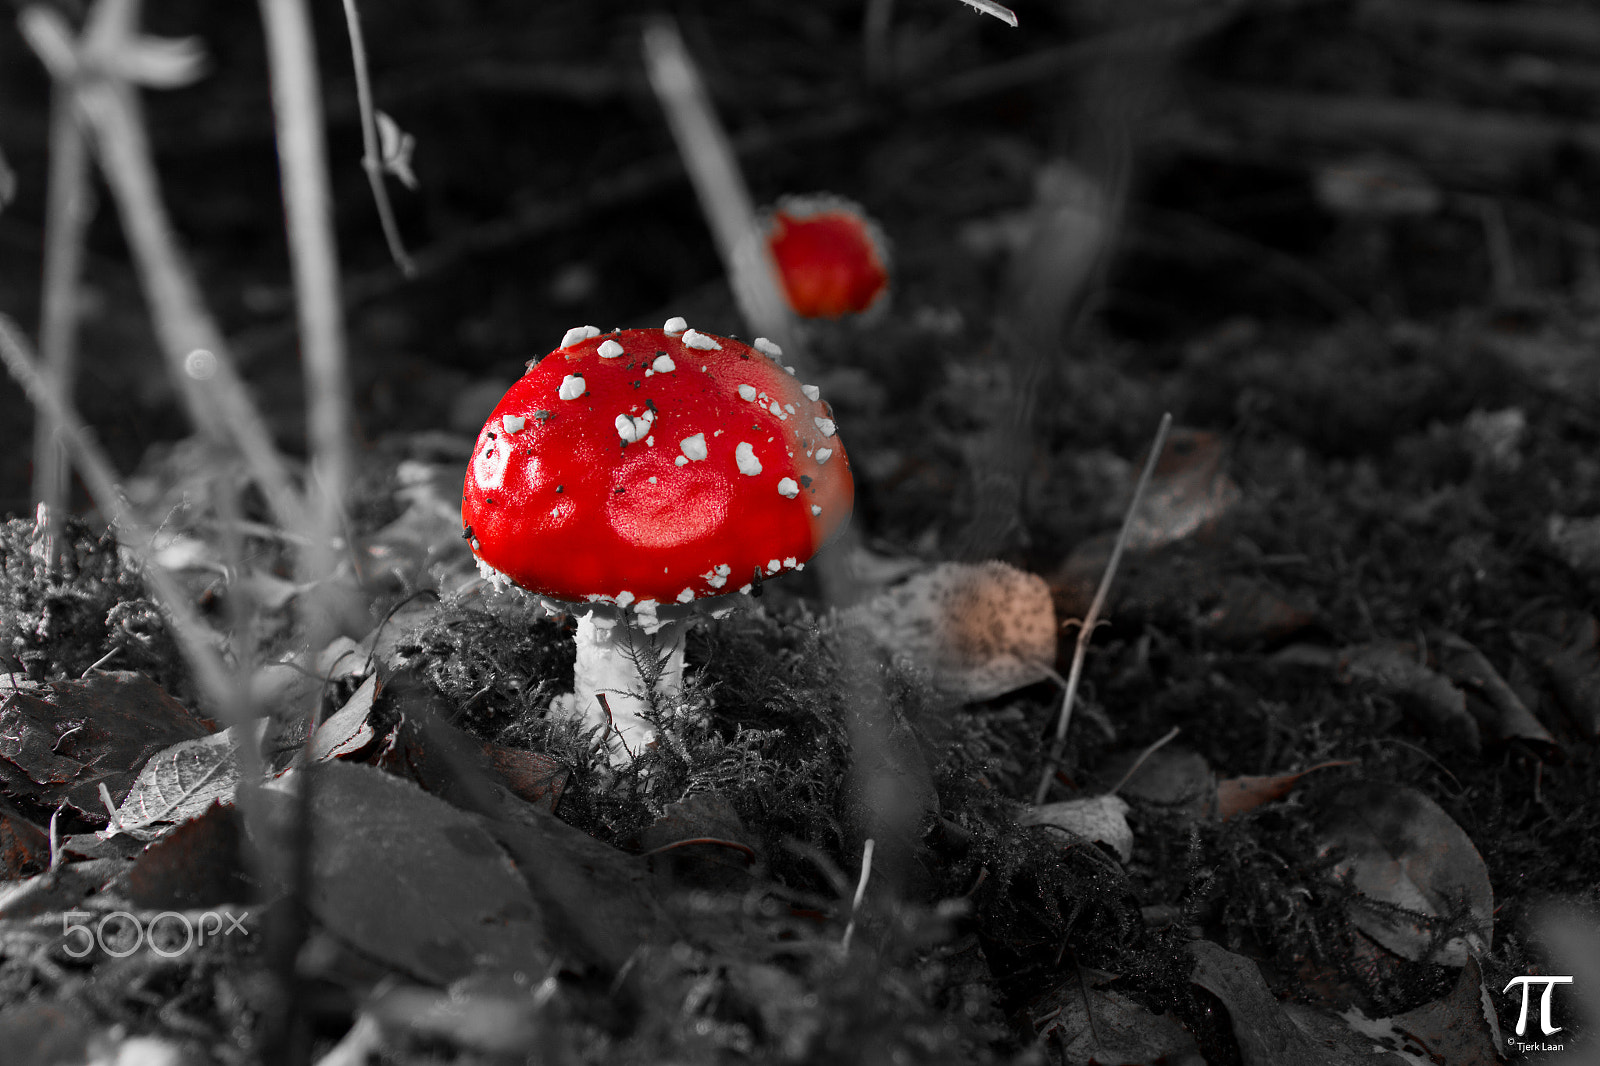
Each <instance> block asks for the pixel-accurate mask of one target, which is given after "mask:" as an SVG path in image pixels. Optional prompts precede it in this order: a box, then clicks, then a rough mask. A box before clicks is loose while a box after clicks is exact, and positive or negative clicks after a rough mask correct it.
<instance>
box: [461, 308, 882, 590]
mask: <svg viewBox="0 0 1600 1066" xmlns="http://www.w3.org/2000/svg"><path fill="white" fill-rule="evenodd" d="M781 357H782V353H781V352H780V351H779V349H778V346H777V345H775V344H773V343H772V342H770V341H767V340H766V339H764V338H757V340H756V342H755V345H754V347H752V346H750V345H747V344H745V343H743V342H742V341H737V340H734V339H732V338H729V337H719V336H714V335H712V334H709V333H701V332H699V331H698V330H693V329H689V328H688V327H687V325H686V324H685V322H684V321H683V319H681V318H674V319H672V320H670V321H669V322H667V324H666V326H665V327H664V328H662V329H630V330H621V331H618V332H615V333H606V334H602V333H601V332H600V331H599V330H597V329H595V328H594V327H592V326H583V327H579V328H577V329H573V330H569V331H568V332H567V335H566V337H565V338H563V342H562V346H561V347H560V348H557V349H556V350H555V351H553V352H551V353H550V354H549V355H548V356H546V357H545V358H544V359H542V360H540V361H539V362H538V363H530V364H529V369H528V372H527V373H526V374H525V375H523V377H522V378H521V380H519V381H518V382H517V383H516V384H515V385H513V386H511V388H510V390H509V391H508V392H507V393H506V394H505V396H504V397H503V398H501V400H500V403H499V405H498V406H497V407H496V408H495V409H494V413H493V414H491V415H490V416H489V421H488V422H487V423H486V424H485V425H484V427H483V430H482V432H480V433H479V434H478V442H477V446H476V447H475V449H474V451H473V455H472V462H471V465H470V466H469V467H468V469H467V476H466V484H465V488H464V492H463V495H462V500H461V518H462V523H463V525H464V527H465V530H464V535H465V536H466V538H467V541H468V543H469V544H470V545H471V547H472V552H473V554H474V555H475V556H477V558H478V562H479V566H480V568H482V569H483V570H484V572H485V573H486V574H487V575H488V576H489V577H490V578H491V579H493V580H496V581H510V582H513V583H515V584H517V585H520V586H521V587H523V588H525V589H528V590H529V591H531V592H535V593H538V594H541V595H544V596H548V597H551V598H553V599H559V600H565V601H569V602H580V603H581V602H584V601H590V602H608V603H616V604H618V605H620V606H623V607H627V606H629V605H635V604H644V603H646V602H650V601H653V602H654V603H655V604H658V605H661V606H665V605H668V604H673V603H689V602H691V601H693V600H695V599H698V598H700V597H704V596H715V595H719V594H721V593H725V592H732V591H735V590H737V589H739V588H741V587H742V586H744V585H746V584H749V583H750V582H751V581H752V580H753V577H754V575H755V574H756V573H757V572H759V573H760V575H761V576H762V577H769V576H772V575H774V574H777V573H779V572H780V571H783V570H790V569H798V568H800V567H801V566H803V565H804V564H805V562H806V560H808V559H810V558H811V556H812V555H813V554H815V553H816V551H817V549H818V548H820V547H821V546H822V545H823V544H824V543H825V542H826V541H827V540H828V539H829V538H830V537H832V536H833V535H834V534H835V533H837V532H838V531H839V530H840V529H841V528H842V527H843V526H844V524H845V522H846V520H847V519H848V518H849V517H850V510H851V506H852V502H853V500H854V495H855V485H854V481H853V479H852V478H851V476H850V461H849V458H848V457H847V456H846V455H845V450H844V446H843V445H842V444H841V443H840V441H839V437H838V435H837V433H836V432H835V428H834V423H833V413H832V411H831V410H830V409H829V408H828V406H827V404H825V403H823V402H822V401H821V399H820V398H819V396H818V393H817V388H816V386H814V385H802V384H801V383H800V381H799V380H798V379H797V378H796V377H795V376H794V373H793V371H792V370H789V369H787V368H785V367H784V366H783V365H782V364H781V363H780V362H779V359H781Z"/></svg>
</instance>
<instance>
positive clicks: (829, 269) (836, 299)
mask: <svg viewBox="0 0 1600 1066" xmlns="http://www.w3.org/2000/svg"><path fill="white" fill-rule="evenodd" d="M767 246H768V247H769V248H770V249H771V250H772V258H773V260H774V261H775V262H776V263H777V265H778V273H779V274H780V275H781V276H782V278H783V287H784V292H785V293H786V295H787V296H788V298H789V306H790V307H791V308H792V309H793V310H794V313H795V314H797V315H800V316H801V317H802V318H840V317H842V316H844V315H855V314H861V313H862V312H865V311H867V310H869V309H870V308H872V307H874V306H875V305H876V304H877V303H878V301H879V300H881V299H882V298H883V296H884V294H885V293H887V292H888V291H889V267H888V253H887V250H886V247H887V246H886V242H885V241H884V239H883V235H882V234H881V233H880V232H879V231H878V227H877V226H876V225H874V224H873V222H872V220H871V219H869V218H868V217H867V215H866V212H865V211H863V210H862V209H861V207H860V205H858V204H855V203H852V202H851V201H849V200H846V199H844V198H843V197H839V196H833V195H831V194H827V193H818V194H814V195H811V196H786V197H784V198H783V199H781V200H779V201H778V206H777V207H776V208H774V209H773V210H772V211H771V212H770V214H769V215H768V220H767Z"/></svg>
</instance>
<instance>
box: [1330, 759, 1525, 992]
mask: <svg viewBox="0 0 1600 1066" xmlns="http://www.w3.org/2000/svg"><path fill="white" fill-rule="evenodd" d="M1318 818H1319V822H1320V824H1321V831H1322V834H1323V839H1324V841H1325V843H1324V845H1323V847H1324V850H1325V851H1327V850H1332V849H1334V848H1338V849H1340V850H1342V851H1343V853H1344V857H1343V858H1342V859H1341V860H1340V861H1339V864H1338V866H1336V867H1335V876H1339V877H1344V878H1347V879H1348V880H1349V882H1350V884H1351V885H1352V886H1353V887H1354V888H1356V889H1357V890H1359V891H1360V892H1361V893H1362V895H1364V896H1366V897H1367V898H1369V899H1371V900H1373V901H1375V902H1376V903H1378V904H1379V905H1380V906H1378V907H1363V906H1360V905H1359V904H1352V906H1351V909H1350V918H1351V921H1352V922H1354V923H1355V925H1356V927H1357V928H1359V929H1360V930H1361V931H1362V932H1364V933H1366V934H1367V935H1368V936H1370V937H1372V939H1374V940H1376V941H1377V942H1378V943H1380V944H1382V945H1383V946H1384V947H1386V948H1388V949H1389V950H1390V951H1392V952H1394V953H1395V954H1396V955H1400V956H1401V957H1403V958H1407V959H1410V960H1411V961H1413V962H1432V963H1434V964H1436V965H1440V966H1463V965H1465V964H1466V961H1467V959H1468V958H1469V957H1470V956H1471V955H1472V953H1474V952H1481V951H1487V950H1488V948H1489V945H1490V944H1491V943H1492V941H1493V937H1494V890H1493V888H1492V887H1491V886H1490V884H1489V871H1488V869H1487V867H1485V866H1484V862H1483V856H1481V855H1479V854H1478V849H1477V848H1476V847H1474V846H1473V843H1472V840H1471V838H1469V837H1468V836H1467V834H1466V832H1465V831H1464V830H1462V828H1461V827H1460V826H1459V825H1457V824H1456V823H1455V821H1454V820H1453V819H1452V818H1451V817H1450V816H1449V815H1448V814H1446V813H1445V812H1444V810H1443V809H1441V808H1440V807H1439V805H1438V804H1437V803H1435V802H1434V801H1433V800H1431V799H1429V798H1428V797H1427V796H1425V795H1423V794H1422V793H1421V792H1418V791H1417V790H1416V789H1414V788H1408V787H1406V786H1405V785H1396V784H1388V783H1379V782H1375V781H1355V782H1350V783H1348V784H1345V785H1341V786H1339V787H1337V788H1336V789H1334V790H1333V791H1332V792H1331V793H1329V794H1328V795H1327V796H1326V797H1325V798H1324V799H1323V800H1322V802H1321V803H1320V804H1319V807H1318ZM1395 908H1399V909H1400V910H1399V911H1397V910H1395ZM1462 908H1465V911H1466V920H1467V923H1468V926H1467V928H1465V929H1461V928H1459V927H1458V928H1457V929H1456V930H1455V932H1454V935H1452V936H1451V937H1449V939H1446V940H1444V941H1443V942H1442V943H1436V941H1437V940H1438V937H1437V936H1436V935H1435V930H1436V927H1437V925H1438V923H1437V922H1430V921H1428V919H1440V918H1444V917H1446V916H1448V915H1451V914H1453V913H1457V912H1459V911H1460V910H1461V909H1462ZM1404 912H1411V913H1404ZM1411 914H1415V915H1417V916H1418V917H1412V916H1411Z"/></svg>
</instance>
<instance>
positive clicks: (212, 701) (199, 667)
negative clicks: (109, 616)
mask: <svg viewBox="0 0 1600 1066" xmlns="http://www.w3.org/2000/svg"><path fill="white" fill-rule="evenodd" d="M0 360H3V361H4V362H5V364H6V369H7V370H9V371H10V372H11V376H12V377H13V378H15V379H16V380H17V383H18V384H19V385H21V386H22V390H23V392H25V393H27V396H28V399H29V400H31V401H32V402H33V405H34V407H35V408H37V409H39V410H40V411H41V412H43V413H44V414H45V415H46V416H47V417H49V418H50V419H52V420H53V421H54V422H55V423H56V424H57V425H58V426H60V427H61V433H62V439H63V441H64V442H65V443H66V445H67V450H68V452H70V453H71V455H72V461H73V463H74V464H75V465H76V466H77V468H78V471H79V473H81V474H82V475H83V480H84V482H85V483H86V484H87V485H88V486H89V492H90V493H91V494H92V495H93V496H94V498H95V502H96V503H98V504H99V505H100V508H101V510H102V511H103V512H104V513H105V514H106V515H107V517H109V518H110V519H111V520H112V522H113V523H114V524H115V525H116V526H117V529H118V531H119V534H120V537H121V540H122V544H123V546H124V547H126V548H127V549H128V550H129V551H131V552H133V553H134V554H135V555H136V556H138V557H139V558H140V560H141V561H142V562H143V563H144V570H145V580H147V581H148V582H149V583H150V586H151V589H152V590H153V591H154V592H155V595H156V599H157V600H159V601H160V603H161V605H162V607H163V608H165V610H166V613H167V617H168V618H169V619H170V620H171V623H172V630H173V635H174V637H175V638H176V639H177V642H178V647H179V648H181V649H182V651H183V654H184V658H185V659H187V660H188V662H189V667H190V669H192V670H193V671H194V674H195V679H196V681H197V682H198V683H199V685H200V691H201V692H202V693H204V695H205V698H206V705H207V710H208V712H210V713H214V714H215V715H216V716H217V717H219V718H223V719H224V720H227V721H229V722H230V723H237V722H241V721H244V720H245V718H246V715H247V710H246V701H244V700H243V699H241V698H240V693H239V691H238V686H237V685H235V684H234V682H233V680H232V679H231V677H230V674H229V671H228V668H227V666H226V665H225V664H224V663H223V661H222V656H221V655H220V654H219V653H218V652H217V650H216V648H215V647H213V646H212V643H211V641H210V639H209V637H208V630H207V629H206V627H205V625H204V624H203V623H202V622H201V621H200V619H199V616H198V615H196V614H195V612H194V609H193V608H192V607H190V605H189V601H188V598H187V597H186V596H184V594H183V592H182V590H181V589H180V588H179V587H178V583H177V582H176V581H175V580H174V579H173V577H172V575H171V574H169V573H168V572H167V570H166V569H165V568H164V567H162V566H161V565H160V564H158V563H157V562H156V561H155V559H154V558H153V557H152V556H151V555H150V553H149V549H150V544H151V541H152V538H153V532H152V531H151V530H150V528H149V527H148V526H146V525H145V524H144V522H143V521H142V520H141V519H140V518H139V516H138V515H137V514H136V513H135V512H134V510H133V507H132V505H131V504H129V503H128V501H127V499H126V498H125V497H124V496H123V495H122V490H121V489H120V488H119V487H118V486H117V475H116V470H115V469H114V468H113V467H112V465H111V461H110V460H109V459H107V458H106V456H105V453H103V452H102V451H101V450H100V448H99V446H98V445H96V444H95V443H94V441H93V440H92V439H91V438H90V436H89V433H88V430H87V429H86V428H85V427H84V423H83V419H82V418H80V417H79V416H78V413H77V411H75V410H73V408H72V406H71V405H70V404H69V403H67V402H66V400H65V399H64V398H63V397H62V395H61V391H60V388H59V387H58V386H57V384H56V382H54V381H53V380H51V379H49V378H47V377H45V376H44V374H43V373H42V372H41V371H40V369H39V365H38V363H37V362H36V361H35V359H34V358H33V356H32V355H31V354H30V353H29V351H28V343H27V340H26V338H25V337H24V336H23V334H22V331H21V330H19V329H18V328H17V326H16V324H15V323H14V322H12V321H11V319H9V318H7V317H6V316H4V315H0Z"/></svg>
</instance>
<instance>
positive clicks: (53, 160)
mask: <svg viewBox="0 0 1600 1066" xmlns="http://www.w3.org/2000/svg"><path fill="white" fill-rule="evenodd" d="M47 196H48V200H47V203H46V206H45V224H44V229H45V246H44V293H43V297H42V299H41V300H40V309H39V355H40V358H41V359H42V360H43V368H44V372H45V373H47V374H49V375H50V377H51V379H52V380H53V381H55V383H56V387H57V388H58V389H59V390H60V391H61V394H62V395H63V396H68V397H70V396H71V395H72V391H73V383H74V381H75V379H76V377H77V343H76V341H77V333H78V319H79V304H80V303H81V301H82V297H81V294H80V293H79V289H78V281H79V278H80V276H81V274H82V271H83V257H84V234H85V233H86V231H87V230H88V228H89V219H90V218H91V217H92V214H93V193H92V192H91V190H90V188H89V145H88V141H87V139H86V137H85V136H84V131H83V127H82V125H81V124H80V123H79V120H78V113H77V108H76V107H75V106H74V105H73V102H72V89H71V88H69V87H68V86H66V85H63V84H61V83H59V82H58V83H57V84H56V86H55V89H54V91H53V95H52V97H51V102H50V184H49V191H48V194H47ZM59 437H60V434H59V431H58V428H57V426H56V424H55V423H54V422H52V421H51V420H50V419H48V418H46V417H44V416H43V414H41V415H40V416H39V418H38V421H37V424H36V425H35V427H34V436H33V497H34V499H35V500H36V501H37V502H39V503H41V504H43V505H44V507H45V511H44V518H45V522H46V523H47V525H46V530H45V531H46V534H47V535H51V536H52V540H53V533H54V524H55V522H56V516H57V515H58V514H60V513H61V512H62V511H63V509H64V508H65V507H66V504H67V502H68V498H69V497H68V486H69V474H70V467H69V466H68V465H67V463H66V453H65V450H64V448H63V446H62V444H61V441H60V439H59ZM50 558H51V559H52V560H53V559H54V558H55V550H54V547H53V546H52V547H51V549H50Z"/></svg>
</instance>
